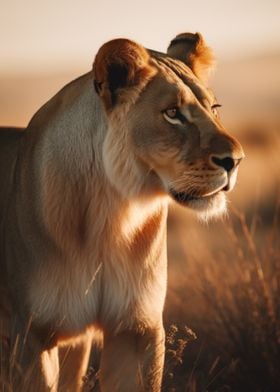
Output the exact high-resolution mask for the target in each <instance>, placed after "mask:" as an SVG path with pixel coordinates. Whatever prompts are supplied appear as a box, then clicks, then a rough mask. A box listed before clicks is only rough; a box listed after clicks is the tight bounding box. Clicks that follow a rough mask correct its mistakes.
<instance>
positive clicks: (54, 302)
mask: <svg viewBox="0 0 280 392" xmlns="http://www.w3.org/2000/svg"><path fill="white" fill-rule="evenodd" d="M137 246H139V245H137ZM144 256H145V257H144ZM89 259H91V260H85V259H77V260H75V261H73V260H71V261H68V262H69V268H68V270H67V271H65V269H64V268H61V269H60V268H59V267H57V266H56V268H55V269H51V268H47V269H46V271H45V272H44V273H42V271H40V274H38V275H37V278H36V279H33V281H32V284H31V288H30V295H29V298H30V302H31V309H32V313H33V314H34V315H35V317H36V319H37V320H38V322H39V323H40V324H44V323H45V324H49V323H51V324H52V325H57V326H59V329H60V330H62V332H63V333H69V332H77V333H78V332H79V331H81V330H83V329H84V328H86V327H88V326H90V325H93V324H95V323H97V324H98V325H101V326H110V327H115V326H116V325H117V324H118V323H120V322H124V324H127V326H129V325H132V324H133V323H134V322H135V319H136V318H140V319H145V320H147V322H148V320H149V319H151V318H152V317H153V315H154V314H155V313H157V312H161V311H162V308H163V302H164V297H165V290H166V257H165V256H164V255H163V254H161V256H160V257H159V254H153V253H152V254H149V253H147V254H146V253H145V255H144V254H142V255H141V254H140V256H139V255H137V254H135V253H134V252H131V251H127V250H125V251H124V250H122V251H120V250H119V249H116V248H115V249H112V248H111V252H108V249H107V251H106V252H104V254H103V256H102V258H101V259H100V258H98V259H97V258H95V257H93V256H92V257H91V258H89ZM57 264H59V262H57V263H56V265H57ZM152 264H154V265H152ZM78 265H80V266H81V265H82V266H83V268H77V266H78ZM89 265H90V266H89Z"/></svg>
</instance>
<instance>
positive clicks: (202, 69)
mask: <svg viewBox="0 0 280 392" xmlns="http://www.w3.org/2000/svg"><path fill="white" fill-rule="evenodd" d="M167 54H168V56H170V57H173V58H176V59H177V60H181V61H183V62H184V63H185V64H186V65H187V66H188V67H190V68H191V69H192V71H193V73H194V74H195V75H196V76H197V77H198V78H199V79H201V80H202V81H203V82H207V81H208V77H209V73H210V71H211V70H212V69H213V67H214V65H215V58H214V55H213V52H212V50H211V48H209V47H208V46H207V45H206V44H205V41H204V39H203V37H202V35H201V34H200V33H196V34H192V33H183V34H179V35H177V36H176V37H175V38H174V39H173V40H172V41H171V43H170V45H169V47H168V49H167Z"/></svg>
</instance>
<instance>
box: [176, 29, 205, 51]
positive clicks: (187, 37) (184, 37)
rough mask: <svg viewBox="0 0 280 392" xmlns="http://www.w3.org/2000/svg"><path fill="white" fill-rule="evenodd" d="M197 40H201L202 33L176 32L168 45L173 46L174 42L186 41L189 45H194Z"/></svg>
mask: <svg viewBox="0 0 280 392" xmlns="http://www.w3.org/2000/svg"><path fill="white" fill-rule="evenodd" d="M199 42H203V38H202V35H201V34H200V33H182V34H178V35H177V36H176V37H175V38H174V39H173V40H172V41H171V42H170V45H169V48H170V47H171V46H174V45H176V44H181V43H186V44H189V45H191V46H196V45H197V44H198V43H199Z"/></svg>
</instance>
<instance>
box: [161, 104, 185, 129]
mask: <svg viewBox="0 0 280 392" xmlns="http://www.w3.org/2000/svg"><path fill="white" fill-rule="evenodd" d="M162 114H163V117H164V118H165V120H166V121H168V122H169V123H170V124H173V125H182V124H184V122H185V120H186V119H185V117H184V116H183V115H182V113H181V112H180V110H179V109H178V108H170V109H166V110H164V111H163V112H162Z"/></svg>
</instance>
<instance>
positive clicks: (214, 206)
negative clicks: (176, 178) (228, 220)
mask: <svg viewBox="0 0 280 392" xmlns="http://www.w3.org/2000/svg"><path fill="white" fill-rule="evenodd" d="M170 195H171V197H172V199H173V200H175V201H176V202H177V203H178V204H180V205H182V206H184V207H188V208H189V209H191V210H193V211H194V212H195V213H196V214H197V216H198V218H199V220H201V221H204V222H207V221H209V220H210V219H215V218H220V217H221V216H223V215H225V214H226V212H227V198H226V195H225V193H224V192H223V191H219V192H216V193H214V194H212V195H209V196H200V197H197V196H191V195H188V194H186V193H184V192H175V191H174V190H171V191H170Z"/></svg>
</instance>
